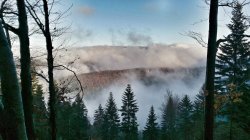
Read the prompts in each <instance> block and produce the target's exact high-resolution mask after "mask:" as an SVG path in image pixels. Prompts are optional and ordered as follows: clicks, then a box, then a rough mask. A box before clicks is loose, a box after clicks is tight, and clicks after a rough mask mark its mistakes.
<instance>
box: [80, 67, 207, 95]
mask: <svg viewBox="0 0 250 140" xmlns="http://www.w3.org/2000/svg"><path fill="white" fill-rule="evenodd" d="M204 70H205V68H204V67H196V68H190V69H184V68H181V69H175V70H174V69H169V68H135V69H124V70H106V71H100V72H91V73H84V74H80V75H79V76H78V77H79V79H80V81H81V83H82V85H83V87H84V89H85V92H87V93H92V92H98V91H100V90H102V89H105V88H108V87H109V86H125V85H126V84H129V83H132V82H134V81H139V82H141V83H142V84H144V85H145V86H152V85H154V86H155V85H158V86H167V85H168V83H169V84H170V83H171V82H173V81H174V80H180V81H182V82H183V83H185V84H186V85H187V86H192V81H196V80H197V79H199V78H200V76H203V75H204Z"/></svg>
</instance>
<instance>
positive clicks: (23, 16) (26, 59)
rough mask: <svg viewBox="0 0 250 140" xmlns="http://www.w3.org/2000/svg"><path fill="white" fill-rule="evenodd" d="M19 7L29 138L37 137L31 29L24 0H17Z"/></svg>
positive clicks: (23, 82) (22, 70) (22, 72)
mask: <svg viewBox="0 0 250 140" xmlns="http://www.w3.org/2000/svg"><path fill="white" fill-rule="evenodd" d="M17 9H18V21H19V28H18V36H19V40H20V55H21V86H22V88H21V93H22V99H23V108H24V117H25V125H26V131H27V134H28V138H29V140H34V139H35V131H34V123H33V118H32V114H33V109H32V108H33V105H32V84H31V72H30V49H29V33H28V32H29V31H28V22H27V13H26V8H25V2H24V0H17Z"/></svg>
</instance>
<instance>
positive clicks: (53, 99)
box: [43, 0, 56, 140]
mask: <svg viewBox="0 0 250 140" xmlns="http://www.w3.org/2000/svg"><path fill="white" fill-rule="evenodd" d="M43 8H44V13H45V15H44V18H45V38H46V48H47V64H48V75H49V109H50V116H49V120H50V128H51V139H52V140H56V109H55V103H56V96H55V94H56V92H55V85H54V77H53V68H54V58H53V46H52V39H51V33H50V27H49V9H48V3H47V0H43Z"/></svg>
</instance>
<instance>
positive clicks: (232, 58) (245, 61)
mask: <svg viewBox="0 0 250 140" xmlns="http://www.w3.org/2000/svg"><path fill="white" fill-rule="evenodd" d="M242 8H243V7H242V5H241V4H240V3H236V4H235V6H234V8H233V11H232V18H231V23H230V24H228V25H227V26H228V28H229V29H230V31H231V34H229V35H228V38H227V42H225V43H223V44H222V45H220V46H219V50H220V51H219V53H218V54H217V60H216V75H217V76H216V80H215V83H216V89H217V92H218V93H222V94H225V93H227V92H228V91H229V89H228V88H229V87H228V85H229V84H234V85H236V86H237V90H238V91H241V90H242V89H243V87H245V86H246V80H247V77H248V76H247V70H249V67H250V66H249V62H250V50H249V48H250V47H249V45H250V44H249V42H248V41H247V39H246V37H245V36H244V35H245V32H246V31H247V29H248V27H249V26H248V25H247V19H246V17H245V15H244V14H243V12H242Z"/></svg>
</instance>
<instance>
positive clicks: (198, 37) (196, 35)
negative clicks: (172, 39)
mask: <svg viewBox="0 0 250 140" xmlns="http://www.w3.org/2000/svg"><path fill="white" fill-rule="evenodd" d="M182 35H184V36H188V37H191V38H192V39H194V40H196V42H198V43H199V44H200V45H201V46H202V47H204V48H207V42H206V41H204V39H203V36H202V34H201V33H197V32H194V31H189V32H187V33H184V34H182Z"/></svg>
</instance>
